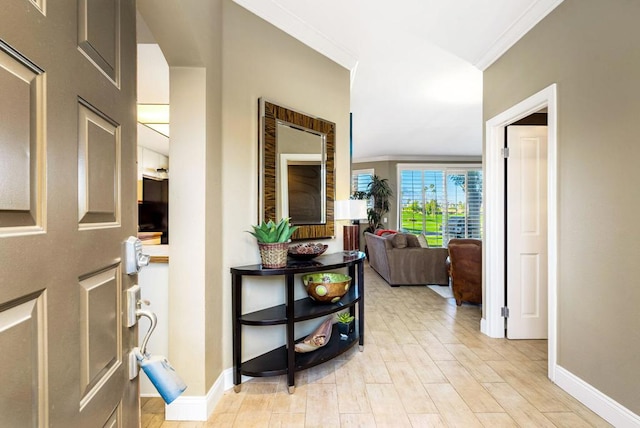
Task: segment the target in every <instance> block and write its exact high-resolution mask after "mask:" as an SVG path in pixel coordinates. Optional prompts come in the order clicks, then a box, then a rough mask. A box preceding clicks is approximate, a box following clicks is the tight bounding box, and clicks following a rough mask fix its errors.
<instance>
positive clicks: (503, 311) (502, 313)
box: [500, 306, 509, 318]
mask: <svg viewBox="0 0 640 428" xmlns="http://www.w3.org/2000/svg"><path fill="white" fill-rule="evenodd" d="M500 316H501V317H504V318H509V308H508V307H506V306H503V307H502V308H500Z"/></svg>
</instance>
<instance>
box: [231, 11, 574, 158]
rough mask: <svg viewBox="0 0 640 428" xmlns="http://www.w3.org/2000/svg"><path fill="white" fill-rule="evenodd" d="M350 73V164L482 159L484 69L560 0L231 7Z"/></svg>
mask: <svg viewBox="0 0 640 428" xmlns="http://www.w3.org/2000/svg"><path fill="white" fill-rule="evenodd" d="M234 2H235V3H237V4H239V5H241V6H243V7H245V8H246V9H248V10H250V11H251V12H253V13H255V14H256V15H258V16H260V17H262V18H263V19H265V20H267V21H268V22H270V23H272V24H273V25H275V26H276V27H278V28H280V29H281V30H283V31H285V32H287V33H288V34H290V35H291V36H293V37H295V38H297V39H299V40H300V41H302V42H303V43H306V44H307V45H308V46H310V47H312V48H313V49H315V50H317V51H318V52H320V53H322V54H324V55H325V56H327V57H329V58H331V59H332V60H333V61H335V62H337V63H338V64H340V65H342V66H344V67H345V68H347V69H349V70H351V111H352V113H353V158H354V160H355V161H358V160H360V161H362V160H368V159H369V160H373V159H402V158H406V156H414V157H415V156H418V157H420V156H423V157H441V156H480V155H481V153H482V71H481V70H483V69H485V68H486V67H488V66H489V65H490V64H491V63H492V62H493V61H495V59H497V58H498V57H499V56H500V55H501V54H502V53H504V52H505V51H506V50H507V49H508V48H509V47H510V46H512V45H513V43H515V42H516V41H517V40H518V39H519V38H520V37H522V35H524V34H525V33H526V32H527V31H529V30H530V29H531V28H532V27H533V26H534V25H535V24H536V23H537V22H539V21H540V20H541V19H542V18H543V17H545V16H546V15H547V14H548V13H549V12H551V11H552V10H553V9H554V8H555V7H556V6H557V5H558V4H560V3H561V2H562V0H395V1H394V2H389V1H388V0H323V1H318V0H234Z"/></svg>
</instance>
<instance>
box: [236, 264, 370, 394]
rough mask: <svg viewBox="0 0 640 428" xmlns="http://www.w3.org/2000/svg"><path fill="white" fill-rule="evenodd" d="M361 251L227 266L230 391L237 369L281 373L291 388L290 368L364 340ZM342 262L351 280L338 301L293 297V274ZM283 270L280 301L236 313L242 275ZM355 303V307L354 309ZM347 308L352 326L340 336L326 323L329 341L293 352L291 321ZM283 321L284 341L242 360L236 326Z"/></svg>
mask: <svg viewBox="0 0 640 428" xmlns="http://www.w3.org/2000/svg"><path fill="white" fill-rule="evenodd" d="M363 262H364V253H357V254H356V255H353V256H348V255H345V254H343V253H337V254H327V255H323V256H320V257H317V258H315V259H313V260H311V261H305V262H299V261H293V260H289V264H288V265H287V267H285V268H281V269H263V268H262V266H261V265H251V266H241V267H235V268H231V278H232V299H233V312H234V315H233V362H234V375H233V382H234V384H235V390H236V392H237V391H239V390H240V383H241V379H242V375H246V376H254V377H258V376H278V375H282V374H286V375H287V380H288V384H289V392H293V390H294V388H295V384H294V374H295V372H296V371H298V370H304V369H306V368H309V367H313V366H315V365H318V364H321V363H324V362H325V361H328V360H330V359H332V358H334V357H336V356H338V355H340V354H342V353H343V352H345V351H347V350H348V349H349V348H351V347H352V346H354V345H355V344H356V343H359V344H360V348H361V350H362V346H363V345H364V269H363ZM338 268H347V269H348V272H349V276H351V278H352V284H351V287H350V288H349V291H348V292H347V294H346V295H344V296H343V297H342V298H341V299H340V300H339V301H338V302H336V303H333V304H323V303H317V302H314V301H313V300H312V299H310V298H309V297H305V298H303V299H298V300H294V286H295V280H294V279H295V275H297V274H301V273H309V272H320V271H326V270H330V269H338ZM276 275H280V276H284V278H285V285H286V288H287V290H286V302H285V303H284V304H281V305H276V306H272V307H270V308H266V309H261V310H259V311H255V312H250V313H246V314H243V313H242V278H243V276H276ZM356 306H357V308H358V311H357V313H356ZM344 309H348V310H349V312H350V313H351V314H352V315H354V316H355V317H356V320H357V328H356V330H355V331H354V332H353V333H351V334H350V335H349V337H348V338H347V339H346V340H342V339H341V338H340V334H339V333H338V331H337V327H336V326H334V328H332V333H331V339H330V340H329V342H328V343H327V344H326V345H325V346H323V347H321V348H319V349H317V350H315V351H313V352H307V353H297V352H295V350H294V346H295V343H296V342H297V341H300V340H303V339H304V337H302V338H298V339H297V340H296V339H294V338H295V336H296V334H295V323H296V322H299V321H306V320H310V319H314V318H319V317H322V316H326V315H330V314H333V313H336V312H338V311H341V310H344ZM243 325H250V326H267V325H285V326H286V329H287V343H286V344H285V345H284V346H281V347H279V348H276V349H273V350H271V351H268V352H266V353H264V354H262V355H259V356H257V357H255V358H252V359H250V360H247V361H244V362H243V361H242V326H243Z"/></svg>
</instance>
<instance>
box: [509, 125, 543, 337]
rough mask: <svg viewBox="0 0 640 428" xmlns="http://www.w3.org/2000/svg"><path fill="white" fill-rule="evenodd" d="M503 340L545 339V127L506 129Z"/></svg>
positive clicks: (511, 127)
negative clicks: (506, 311)
mask: <svg viewBox="0 0 640 428" xmlns="http://www.w3.org/2000/svg"><path fill="white" fill-rule="evenodd" d="M507 146H508V148H509V156H508V158H507V276H506V277H507V289H506V293H507V307H508V309H509V317H508V319H507V337H508V338H509V339H546V338H547V322H548V317H547V263H548V262H547V205H546V204H547V202H546V201H547V127H546V126H509V127H507Z"/></svg>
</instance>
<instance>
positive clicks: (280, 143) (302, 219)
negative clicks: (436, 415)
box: [258, 99, 335, 240]
mask: <svg viewBox="0 0 640 428" xmlns="http://www.w3.org/2000/svg"><path fill="white" fill-rule="evenodd" d="M259 105H260V172H259V175H258V176H259V180H260V182H259V191H260V195H259V201H260V202H259V204H260V206H259V221H262V220H269V219H273V220H275V221H277V220H279V219H281V218H284V217H289V218H291V223H292V224H295V225H296V226H299V228H298V229H297V230H296V232H295V233H294V235H293V237H292V239H294V240H298V239H311V238H331V237H333V234H334V224H333V203H334V199H335V185H334V151H335V124H334V123H333V122H329V121H326V120H323V119H319V118H316V117H313V116H310V115H307V114H304V113H300V112H298V111H295V110H291V109H289V108H286V107H282V106H278V105H276V104H273V103H271V102H269V101H266V100H264V99H260V100H259Z"/></svg>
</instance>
